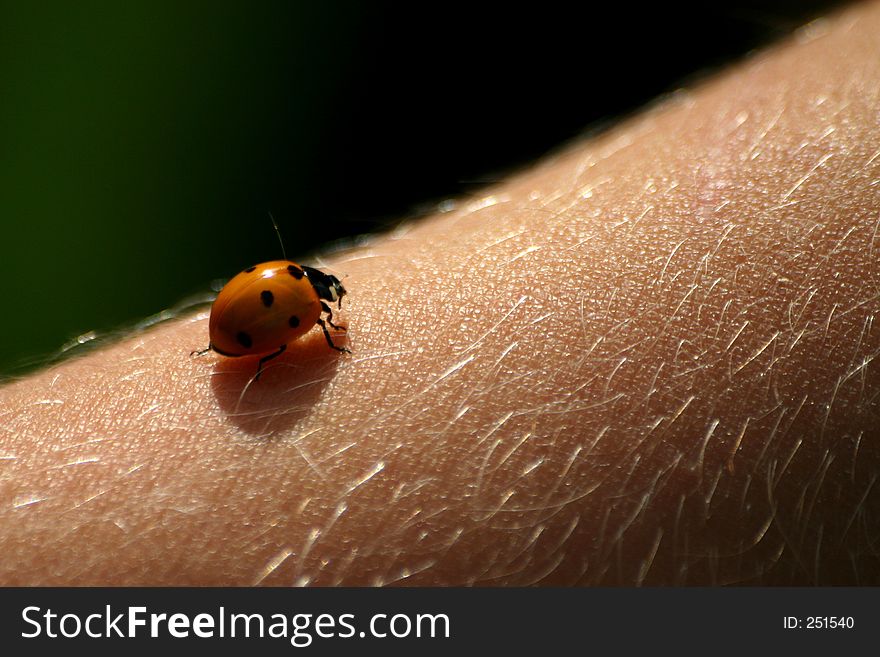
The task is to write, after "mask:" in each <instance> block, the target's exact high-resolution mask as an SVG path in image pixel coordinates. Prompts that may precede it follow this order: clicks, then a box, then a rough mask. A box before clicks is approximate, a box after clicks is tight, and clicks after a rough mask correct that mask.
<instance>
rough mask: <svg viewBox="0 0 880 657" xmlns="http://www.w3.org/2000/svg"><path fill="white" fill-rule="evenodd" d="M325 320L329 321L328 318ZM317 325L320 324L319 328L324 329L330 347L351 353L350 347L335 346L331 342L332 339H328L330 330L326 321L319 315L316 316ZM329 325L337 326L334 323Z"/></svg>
mask: <svg viewBox="0 0 880 657" xmlns="http://www.w3.org/2000/svg"><path fill="white" fill-rule="evenodd" d="M327 321H328V322H329V321H330V320H327ZM318 326H320V327H321V330H322V331H324V337H325V338H327V344H329V345H330V348H331V349H335V350H336V351H341V352H344V353H346V354H350V353H351V349H349V348H348V347H337V346H336V345H335V344H333V340H331V339H330V331H328V330H327V323H325V322H324V320H323V318H321V317H319V318H318ZM330 326H332V327H333V328H339V327H338V326H336V325H335V324H330Z"/></svg>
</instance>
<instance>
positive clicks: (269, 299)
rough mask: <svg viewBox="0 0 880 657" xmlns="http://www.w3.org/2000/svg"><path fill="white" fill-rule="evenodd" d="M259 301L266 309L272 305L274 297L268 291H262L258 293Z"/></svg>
mask: <svg viewBox="0 0 880 657" xmlns="http://www.w3.org/2000/svg"><path fill="white" fill-rule="evenodd" d="M260 299H262V301H263V305H264V306H266V308H271V307H272V303H273V302H274V301H275V295H273V294H272V292H271V291H269V290H263V291H262V292H260Z"/></svg>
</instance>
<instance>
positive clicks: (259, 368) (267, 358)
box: [254, 344, 287, 381]
mask: <svg viewBox="0 0 880 657" xmlns="http://www.w3.org/2000/svg"><path fill="white" fill-rule="evenodd" d="M285 349H287V345H286V344H283V345H281V346H280V347H279V348H278V351H275V352H273V353H271V354H269V355H268V356H263V357H262V358H261V359H260V364H259V365H258V366H257V375H256V376H255V377H254V381H259V380H260V374H262V373H263V365H264V364H265V363H266V362H267V361H270V360H272V359H273V358H277V357H278V356H280V355H281V354H283V353H284V350H285Z"/></svg>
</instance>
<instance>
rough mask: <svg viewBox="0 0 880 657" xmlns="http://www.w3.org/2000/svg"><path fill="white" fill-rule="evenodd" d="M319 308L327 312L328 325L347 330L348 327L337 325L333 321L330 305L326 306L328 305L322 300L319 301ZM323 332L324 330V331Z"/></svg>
mask: <svg viewBox="0 0 880 657" xmlns="http://www.w3.org/2000/svg"><path fill="white" fill-rule="evenodd" d="M321 308H322V309H323V311H324V312H325V313H327V323H328V324H329V325H330V326H332V327H333V328H335V329H336V330H337V331H347V330H348V329H347V328H345V327H344V326H337V325H336V324H334V323H333V311H332V310H331V309H330V306H328V305H327V304H326V303H324V302H323V301H322V302H321ZM325 332H326V331H325Z"/></svg>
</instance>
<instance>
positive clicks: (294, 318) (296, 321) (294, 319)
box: [287, 315, 299, 328]
mask: <svg viewBox="0 0 880 657" xmlns="http://www.w3.org/2000/svg"><path fill="white" fill-rule="evenodd" d="M287 323H288V324H290V328H296V327H297V326H299V317H297V316H296V315H291V316H290V319H289V320H287Z"/></svg>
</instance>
